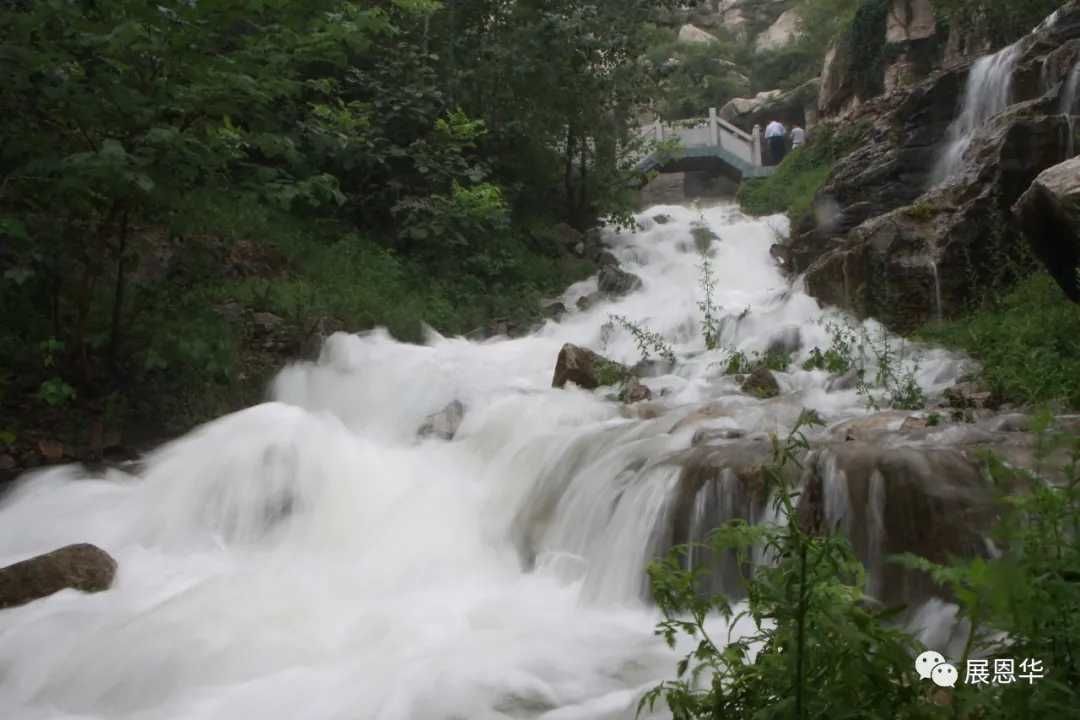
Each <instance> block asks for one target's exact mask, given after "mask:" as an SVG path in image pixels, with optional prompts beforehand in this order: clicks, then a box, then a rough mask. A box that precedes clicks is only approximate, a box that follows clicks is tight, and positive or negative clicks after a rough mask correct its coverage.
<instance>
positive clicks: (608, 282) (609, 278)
mask: <svg viewBox="0 0 1080 720" xmlns="http://www.w3.org/2000/svg"><path fill="white" fill-rule="evenodd" d="M596 285H597V288H598V289H599V290H600V292H602V293H605V294H607V295H616V296H618V295H626V294H628V293H631V292H634V291H635V290H637V289H639V288H640V287H641V278H639V277H638V276H637V275H634V274H633V273H628V272H626V271H625V270H621V269H620V268H619V267H617V266H615V265H606V266H604V267H603V268H601V269H600V274H599V275H598V276H597V280H596Z"/></svg>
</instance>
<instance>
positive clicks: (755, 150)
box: [750, 125, 765, 167]
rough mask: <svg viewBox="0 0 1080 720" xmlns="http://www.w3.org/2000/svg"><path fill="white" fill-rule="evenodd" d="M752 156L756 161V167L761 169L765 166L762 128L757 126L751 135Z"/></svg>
mask: <svg viewBox="0 0 1080 720" xmlns="http://www.w3.org/2000/svg"><path fill="white" fill-rule="evenodd" d="M750 155H751V158H752V159H753V161H754V165H756V166H757V167H761V166H762V165H764V164H765V163H764V161H763V160H762V157H761V126H760V125H755V126H754V130H753V132H752V133H751V144H750Z"/></svg>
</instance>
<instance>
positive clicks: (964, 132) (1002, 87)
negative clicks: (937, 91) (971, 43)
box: [932, 42, 1022, 182]
mask: <svg viewBox="0 0 1080 720" xmlns="http://www.w3.org/2000/svg"><path fill="white" fill-rule="evenodd" d="M1021 54H1022V52H1021V47H1020V43H1019V42H1017V43H1014V44H1012V45H1009V46H1008V47H1005V48H1002V49H1001V50H999V51H997V52H996V53H994V54H992V55H985V56H983V57H981V58H979V59H978V60H976V61H975V63H974V64H973V65H972V66H971V69H970V70H969V71H968V76H967V83H966V85H965V87H964V98H963V101H962V105H961V107H960V114H959V115H958V116H957V117H956V119H955V120H953V122H952V124H951V125H950V126H949V130H948V134H947V137H946V142H947V145H946V147H945V152H944V154H943V155H942V157H941V160H939V162H938V164H937V167H936V168H935V169H934V172H933V174H932V177H933V180H934V182H942V181H946V180H948V179H949V178H951V177H952V176H953V175H955V174H956V172H957V171H958V170H959V169H960V168H961V167H962V166H963V160H964V153H965V152H967V149H968V148H969V147H970V146H971V141H972V140H973V139H974V138H975V133H976V132H977V131H978V130H979V128H980V127H982V126H983V124H985V123H986V121H987V120H989V119H990V118H992V117H994V116H995V115H997V114H999V113H1001V112H1002V111H1004V110H1005V109H1006V108H1007V107H1009V104H1010V103H1011V102H1012V81H1013V72H1014V71H1015V70H1016V64H1017V62H1018V61H1019V60H1020V56H1021Z"/></svg>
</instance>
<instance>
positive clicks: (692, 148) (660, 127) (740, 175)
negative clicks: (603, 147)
mask: <svg viewBox="0 0 1080 720" xmlns="http://www.w3.org/2000/svg"><path fill="white" fill-rule="evenodd" d="M639 132H640V135H641V137H642V139H645V140H655V141H657V142H664V141H670V140H678V143H677V145H676V146H675V147H674V148H666V147H665V148H660V149H655V150H653V151H652V152H650V153H649V154H648V155H646V156H645V157H643V158H642V159H640V160H639V161H638V163H637V168H638V170H640V171H641V172H648V171H650V170H658V171H659V172H661V173H673V172H693V171H708V172H711V173H718V174H721V175H724V176H726V177H728V178H730V179H731V180H734V181H736V182H738V181H739V180H742V179H744V178H752V177H764V176H766V175H770V174H772V172H773V170H775V168H774V167H771V166H767V165H765V164H764V163H763V154H762V145H763V141H762V133H761V128H760V127H758V126H757V125H755V126H754V130H753V132H750V133H747V132H744V131H743V130H740V129H739V128H737V127H735V126H734V125H732V124H731V123H729V122H726V121H724V120H722V119H720V118H719V117H717V114H716V108H709V116H708V117H707V118H700V119H693V120H679V121H677V122H675V123H664V122H662V121H661V120H660V119H659V118H658V119H657V120H656V122H654V123H652V124H651V125H643V126H642V127H641V129H640V130H639Z"/></svg>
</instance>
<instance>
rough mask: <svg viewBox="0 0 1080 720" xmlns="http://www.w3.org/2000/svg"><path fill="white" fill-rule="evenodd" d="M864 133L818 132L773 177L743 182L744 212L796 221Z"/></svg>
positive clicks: (854, 129) (857, 127)
mask: <svg viewBox="0 0 1080 720" xmlns="http://www.w3.org/2000/svg"><path fill="white" fill-rule="evenodd" d="M863 132H864V128H863V126H861V125H855V126H851V127H845V128H842V129H839V130H837V129H835V128H834V127H832V126H828V125H825V126H821V127H819V128H816V129H815V131H814V132H813V133H811V135H810V138H809V141H808V142H807V144H806V145H805V146H803V147H801V148H799V149H798V150H793V151H792V152H790V153H788V154H787V156H786V157H785V158H784V160H783V162H781V163H780V165H778V166H777V168H776V171H775V172H774V173H773V174H772V175H770V176H768V177H765V178H753V179H750V180H746V181H744V182H743V184H742V185H741V186H740V187H739V192H738V195H737V199H738V201H739V204H740V205H741V206H742V209H743V210H745V211H746V212H748V213H750V214H752V215H773V214H775V213H787V215H788V217H790V218H791V220H792V221H793V222H794V221H797V220H798V219H799V218H800V217H802V216H803V215H804V214H805V213H807V212H809V211H810V209H811V208H812V207H813V204H814V196H815V195H816V194H817V191H818V190H819V189H820V188H821V186H822V185H824V184H825V181H826V180H828V178H829V173H830V172H832V166H833V164H834V163H835V162H836V161H837V160H838V159H839V158H841V157H843V156H844V155H846V154H847V153H848V152H850V151H851V150H852V149H854V148H855V147H856V146H857V145H858V143H859V141H860V139H861V137H862V135H863Z"/></svg>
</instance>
